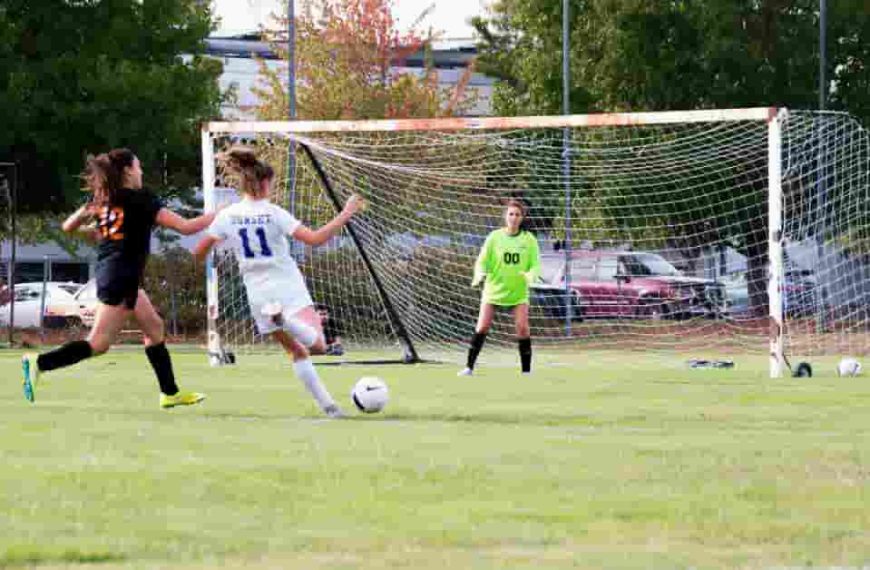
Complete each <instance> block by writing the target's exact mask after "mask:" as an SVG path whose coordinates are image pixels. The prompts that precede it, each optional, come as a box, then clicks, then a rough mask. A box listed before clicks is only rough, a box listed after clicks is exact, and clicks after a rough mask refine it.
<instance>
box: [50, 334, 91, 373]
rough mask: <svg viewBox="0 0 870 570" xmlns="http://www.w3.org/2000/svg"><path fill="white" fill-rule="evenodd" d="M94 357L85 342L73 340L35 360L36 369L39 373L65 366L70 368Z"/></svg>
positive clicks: (89, 346)
mask: <svg viewBox="0 0 870 570" xmlns="http://www.w3.org/2000/svg"><path fill="white" fill-rule="evenodd" d="M93 355H94V350H93V349H92V348H91V344H90V343H89V342H88V341H86V340H74V341H72V342H68V343H66V344H65V345H63V346H61V347H60V348H55V349H54V350H51V351H49V352H46V353H45V354H40V355H39V356H38V357H37V358H36V367H37V368H39V370H40V371H41V372H48V371H49V370H56V369H58V368H63V367H65V366H71V365H73V364H75V363H76V362H81V361H82V360H85V359H87V358H90V357H91V356H93Z"/></svg>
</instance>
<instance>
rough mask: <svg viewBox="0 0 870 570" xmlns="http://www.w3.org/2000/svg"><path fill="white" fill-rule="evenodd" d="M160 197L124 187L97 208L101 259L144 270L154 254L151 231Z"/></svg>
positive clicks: (160, 205)
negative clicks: (152, 252) (152, 251)
mask: <svg viewBox="0 0 870 570" xmlns="http://www.w3.org/2000/svg"><path fill="white" fill-rule="evenodd" d="M162 207H163V204H162V202H161V201H160V199H159V198H158V197H157V196H155V195H154V194H153V193H152V192H150V191H148V190H144V189H142V190H130V189H128V188H121V189H120V190H118V191H117V192H116V193H115V196H114V199H113V200H112V202H111V203H110V204H106V205H103V206H98V207H97V230H98V231H99V233H100V246H99V252H98V256H97V257H98V259H99V260H104V259H109V258H111V259H113V260H114V261H117V262H121V263H130V264H131V265H134V266H137V267H139V268H140V269H141V268H143V267H144V265H145V261H146V260H147V259H148V254H149V253H151V231H152V230H153V229H154V224H155V221H156V218H157V212H159V211H160V208H162Z"/></svg>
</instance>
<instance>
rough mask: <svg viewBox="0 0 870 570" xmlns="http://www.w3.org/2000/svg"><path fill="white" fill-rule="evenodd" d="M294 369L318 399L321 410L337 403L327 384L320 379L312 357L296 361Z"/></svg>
mask: <svg viewBox="0 0 870 570" xmlns="http://www.w3.org/2000/svg"><path fill="white" fill-rule="evenodd" d="M293 371H294V372H295V373H296V377H297V378H299V379H300V380H302V383H303V384H305V388H306V389H307V390H308V391H309V392H310V393H311V395H312V396H314V399H315V400H317V405H319V406H320V409H321V410H325V409H326V408H327V407H329V406H334V405H335V400H333V399H332V396H331V395H330V394H329V391H328V390H327V389H326V386H324V385H323V383H322V382H321V381H320V377H319V376H318V375H317V371H316V370H315V369H314V364H312V362H311V360H310V359H308V358H306V359H305V360H297V361H296V362H294V363H293Z"/></svg>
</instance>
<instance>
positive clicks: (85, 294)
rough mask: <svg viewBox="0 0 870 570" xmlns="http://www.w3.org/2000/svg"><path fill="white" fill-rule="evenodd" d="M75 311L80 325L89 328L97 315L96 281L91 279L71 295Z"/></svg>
mask: <svg viewBox="0 0 870 570" xmlns="http://www.w3.org/2000/svg"><path fill="white" fill-rule="evenodd" d="M73 302H74V303H75V307H76V311H77V314H78V316H79V319H80V320H81V323H82V325H84V326H86V327H88V328H91V327H92V326H94V320H95V319H96V316H97V282H96V280H95V279H91V280H90V281H88V282H87V283H85V284H84V285H82V286H81V288H80V289H79V290H78V291H77V292H76V294H75V295H74V296H73Z"/></svg>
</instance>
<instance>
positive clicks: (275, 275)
mask: <svg viewBox="0 0 870 570" xmlns="http://www.w3.org/2000/svg"><path fill="white" fill-rule="evenodd" d="M300 225H301V224H300V222H299V220H297V219H296V218H294V217H293V216H291V215H290V213H289V212H287V211H286V210H284V209H283V208H281V207H280V206H276V205H275V204H273V203H271V202H269V201H268V200H252V199H250V198H244V199H243V200H242V201H241V202H237V203H235V204H233V205H231V206H228V207H227V208H224V209H223V210H221V211H220V213H219V214H218V215H217V217H215V219H214V221H213V222H212V224H211V226H209V229H208V233H209V235H211V236H213V237H215V238H217V239H219V240H221V241H223V242H224V244H225V245H227V246H229V247H230V248H231V249H232V250H233V252H234V253H235V255H236V260H237V261H238V263H239V271H241V273H242V276H243V278H244V281H245V287H246V289H247V290H248V297H249V299H250V300H251V301H252V304H253V302H266V301H269V299H263V298H262V297H264V296H272V295H271V293H272V292H273V291H280V290H281V289H285V290H286V289H292V290H294V291H298V290H299V289H300V288H301V292H304V296H305V297H306V298H308V292H307V289H306V287H305V281H304V280H303V278H302V274H301V273H300V272H299V268H298V267H297V266H296V261H294V259H293V257H291V255H290V246H289V244H288V242H287V238H288V237H289V236H290V235H292V234H293V232H295V231H296V229H297V228H298V227H299V226H300ZM301 292H300V294H301ZM273 300H278V299H273ZM306 304H310V300H308V301H307V303H306Z"/></svg>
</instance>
